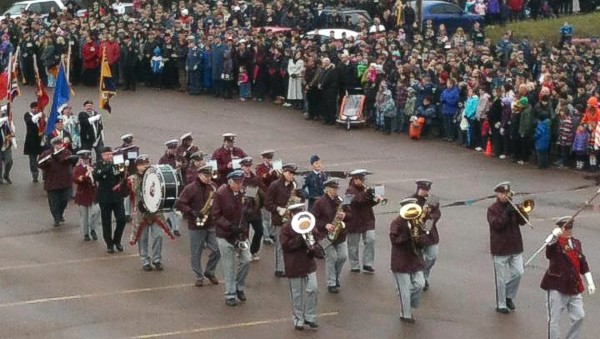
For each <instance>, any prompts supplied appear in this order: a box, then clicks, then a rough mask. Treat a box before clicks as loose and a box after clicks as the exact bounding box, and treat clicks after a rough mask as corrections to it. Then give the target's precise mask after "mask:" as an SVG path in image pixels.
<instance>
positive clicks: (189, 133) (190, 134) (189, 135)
mask: <svg viewBox="0 0 600 339" xmlns="http://www.w3.org/2000/svg"><path fill="white" fill-rule="evenodd" d="M191 136H192V132H188V133H186V134H184V135H182V136H181V138H179V140H181V141H183V140H184V139H187V138H189V137H191Z"/></svg>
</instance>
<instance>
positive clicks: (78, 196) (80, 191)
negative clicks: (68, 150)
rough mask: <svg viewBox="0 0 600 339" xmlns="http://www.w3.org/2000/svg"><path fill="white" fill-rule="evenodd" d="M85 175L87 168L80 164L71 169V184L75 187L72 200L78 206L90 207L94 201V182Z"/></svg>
mask: <svg viewBox="0 0 600 339" xmlns="http://www.w3.org/2000/svg"><path fill="white" fill-rule="evenodd" d="M86 173H87V167H86V166H83V165H82V164H78V165H77V166H75V168H74V169H73V182H74V183H75V185H77V189H76V190H75V199H74V200H75V203H76V204H77V205H80V206H91V205H92V204H93V203H94V202H95V201H96V182H95V181H94V180H93V179H92V177H91V175H90V176H87V175H86Z"/></svg>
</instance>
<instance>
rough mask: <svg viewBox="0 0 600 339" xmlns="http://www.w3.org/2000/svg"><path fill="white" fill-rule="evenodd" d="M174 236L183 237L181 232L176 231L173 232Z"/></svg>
mask: <svg viewBox="0 0 600 339" xmlns="http://www.w3.org/2000/svg"><path fill="white" fill-rule="evenodd" d="M173 234H174V235H175V236H176V237H180V236H181V233H180V232H179V230H175V231H173Z"/></svg>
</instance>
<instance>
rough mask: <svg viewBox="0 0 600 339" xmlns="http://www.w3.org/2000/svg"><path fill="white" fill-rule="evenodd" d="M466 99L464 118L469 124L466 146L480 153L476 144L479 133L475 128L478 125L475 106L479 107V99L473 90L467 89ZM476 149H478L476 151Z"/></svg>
mask: <svg viewBox="0 0 600 339" xmlns="http://www.w3.org/2000/svg"><path fill="white" fill-rule="evenodd" d="M468 93H469V94H468V99H467V102H466V103H465V111H464V116H465V118H466V119H467V121H468V122H469V132H468V135H467V140H468V141H467V146H468V147H469V148H475V149H476V150H477V151H478V152H479V151H481V145H480V144H479V143H477V140H479V138H478V135H480V133H479V132H480V131H479V129H478V128H477V127H478V126H479V123H478V122H477V117H476V114H477V105H479V97H478V96H477V95H476V94H475V91H474V90H473V88H471V87H469V92H468ZM477 148H478V149H477Z"/></svg>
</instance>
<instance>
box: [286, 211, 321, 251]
mask: <svg viewBox="0 0 600 339" xmlns="http://www.w3.org/2000/svg"><path fill="white" fill-rule="evenodd" d="M315 225H316V220H315V216H314V215H313V214H312V213H310V212H300V213H297V214H295V215H294V217H293V218H292V222H291V226H292V229H293V230H294V232H296V233H298V234H300V235H302V238H303V239H304V242H305V243H306V246H307V247H308V250H309V251H311V250H314V249H315V246H316V244H317V241H316V240H315V237H314V236H313V234H312V230H313V229H314V228H315Z"/></svg>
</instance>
